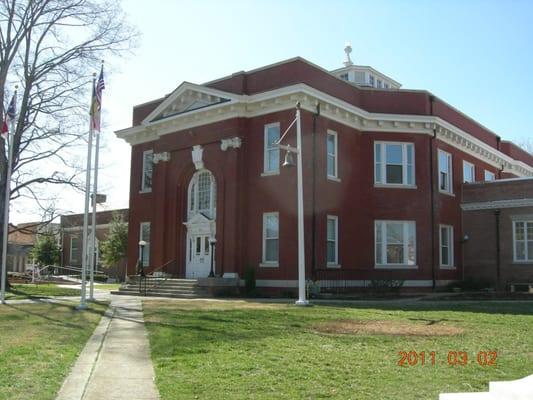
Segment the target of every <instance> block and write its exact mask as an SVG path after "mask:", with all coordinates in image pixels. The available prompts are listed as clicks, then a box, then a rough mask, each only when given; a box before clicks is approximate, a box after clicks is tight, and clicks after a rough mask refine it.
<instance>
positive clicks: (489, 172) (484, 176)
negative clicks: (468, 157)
mask: <svg viewBox="0 0 533 400" xmlns="http://www.w3.org/2000/svg"><path fill="white" fill-rule="evenodd" d="M487 175H489V176H491V177H492V179H487ZM483 179H484V180H485V182H490V181H495V180H496V174H495V173H494V172H491V171H487V170H485V173H484V174H483Z"/></svg>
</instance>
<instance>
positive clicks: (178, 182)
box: [117, 58, 533, 288]
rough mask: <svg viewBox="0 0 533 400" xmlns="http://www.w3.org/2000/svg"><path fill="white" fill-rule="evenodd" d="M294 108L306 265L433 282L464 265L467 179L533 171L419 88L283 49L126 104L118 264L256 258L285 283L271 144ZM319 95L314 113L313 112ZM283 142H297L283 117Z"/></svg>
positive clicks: (338, 274)
mask: <svg viewBox="0 0 533 400" xmlns="http://www.w3.org/2000/svg"><path fill="white" fill-rule="evenodd" d="M296 102H300V104H301V107H302V135H303V150H302V152H303V153H302V154H303V170H304V171H303V181H304V210H305V251H306V268H307V273H306V275H307V277H308V278H311V277H318V278H320V279H342V280H344V281H345V282H347V284H348V286H354V287H360V286H365V285H367V284H368V282H369V281H370V280H372V279H398V280H404V286H407V287H432V286H433V285H442V284H446V283H447V282H449V281H450V280H456V279H461V278H462V276H463V261H462V260H463V254H462V246H461V243H460V242H461V238H462V237H463V231H464V230H463V226H462V220H461V208H460V204H461V187H462V183H463V182H464V181H481V180H485V179H501V178H509V177H520V176H532V175H533V158H532V157H531V156H530V155H529V154H527V153H526V152H524V151H522V150H520V149H519V148H518V147H517V146H515V145H514V144H512V143H510V142H506V141H503V140H501V138H500V137H499V136H498V135H496V134H495V133H493V132H491V131H490V130H488V129H487V128H485V127H483V126H482V125H480V124H479V123H477V122H476V121H474V120H472V119H471V118H469V117H467V116H466V115H464V114H462V113H461V112H459V111H458V110H456V109H455V108H453V107H452V106H450V105H449V104H446V103H445V102H444V101H442V100H440V99H439V98H437V97H436V96H434V95H432V94H431V93H428V92H426V91H419V90H404V89H400V85H399V83H397V82H396V81H394V80H392V79H390V78H388V77H387V76H385V75H383V74H381V73H379V72H378V71H375V70H374V69H372V68H370V67H363V66H355V65H353V64H351V62H350V60H349V59H348V60H347V62H346V63H345V67H344V68H341V69H339V70H336V71H331V72H330V71H327V70H324V69H322V68H320V67H318V66H316V65H314V64H312V63H310V62H308V61H306V60H304V59H301V58H294V59H290V60H287V61H283V62H280V63H277V64H273V65H270V66H266V67H263V68H259V69H256V70H253V71H249V72H239V73H235V74H233V75H231V76H228V77H224V78H221V79H218V80H216V81H212V82H208V83H205V84H203V85H196V84H192V83H188V82H184V83H183V84H181V85H180V86H179V87H178V88H176V89H175V90H174V91H173V92H172V93H170V94H169V95H167V96H165V97H162V98H160V99H157V100H153V101H151V102H148V103H145V104H141V105H138V106H135V107H134V108H133V121H132V127H130V128H127V129H124V130H120V131H118V132H117V136H118V137H120V138H123V139H124V140H126V141H127V142H128V143H130V144H131V146H132V153H131V183H130V188H131V189H130V214H129V254H128V268H129V273H130V274H134V273H135V268H134V266H135V264H136V260H137V259H138V257H139V249H138V242H139V240H140V239H143V240H145V241H146V242H147V243H148V244H147V248H146V251H145V257H144V264H145V265H146V266H147V267H151V268H159V267H161V266H164V268H163V269H164V270H165V271H166V272H168V273H171V274H173V275H174V276H178V277H202V276H207V273H208V272H209V263H210V255H211V253H210V251H211V249H210V246H209V239H210V238H212V237H215V238H216V240H217V242H216V246H215V270H216V273H217V274H218V275H225V276H228V275H229V276H232V275H233V274H238V275H239V276H241V277H242V276H243V273H244V272H245V270H246V269H247V268H254V269H255V271H256V277H257V284H258V286H263V287H278V288H279V287H296V283H297V200H296V199H297V197H296V196H297V193H296V169H295V168H282V167H281V164H282V162H283V157H284V152H283V151H281V152H280V150H279V149H278V148H277V147H276V146H275V145H274V142H275V141H276V140H277V139H278V138H279V137H280V136H281V135H282V134H283V132H284V131H285V130H286V129H287V128H288V127H289V125H290V124H291V122H292V121H293V120H294V115H295V108H294V107H295V103H296ZM317 104H318V105H319V106H320V107H319V113H318V109H317ZM292 129H293V130H292V131H290V132H289V134H288V135H287V139H286V140H284V143H285V144H287V143H289V144H290V145H291V146H295V145H296V139H295V132H294V128H292Z"/></svg>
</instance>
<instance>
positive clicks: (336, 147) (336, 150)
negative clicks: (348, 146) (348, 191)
mask: <svg viewBox="0 0 533 400" xmlns="http://www.w3.org/2000/svg"><path fill="white" fill-rule="evenodd" d="M329 136H333V137H334V138H335V140H334V154H333V157H334V159H335V164H334V168H335V174H334V175H330V174H329V172H328V158H329V155H330V154H329V152H328V137H329ZM338 154H339V135H338V134H337V132H335V131H332V130H330V129H328V132H327V134H326V174H327V177H328V179H329V180H332V181H336V182H340V179H339V162H338V159H339V155H338Z"/></svg>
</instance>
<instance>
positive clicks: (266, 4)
mask: <svg viewBox="0 0 533 400" xmlns="http://www.w3.org/2000/svg"><path fill="white" fill-rule="evenodd" d="M123 6H124V8H125V10H126V12H127V13H128V14H129V15H130V17H131V20H132V22H133V23H134V24H136V25H137V26H138V28H139V30H140V31H141V33H142V39H141V46H140V48H139V49H138V51H137V54H136V56H134V57H133V58H131V61H130V63H128V65H127V66H126V67H125V68H127V69H130V68H132V64H134V66H133V68H132V69H133V71H130V72H129V73H128V75H130V74H131V75H135V76H136V79H137V80H138V81H137V84H136V85H135V91H136V94H135V95H134V96H128V98H129V99H131V100H130V104H124V105H121V106H123V107H126V108H129V107H130V106H131V105H133V103H134V102H136V101H144V100H147V99H149V98H151V97H158V96H160V95H162V94H164V93H168V92H170V91H171V90H173V89H174V88H175V86H177V85H178V84H179V83H180V82H181V81H183V80H188V81H192V82H196V83H201V82H205V81H208V80H211V79H214V78H218V77H221V76H224V75H227V74H230V73H232V72H236V71H239V70H249V69H253V68H256V67H260V66H263V65H267V64H270V63H273V62H276V61H280V60H283V59H286V58H290V57H294V56H302V57H304V58H306V59H308V60H310V61H312V62H314V63H316V64H318V65H321V66H323V67H325V68H327V69H334V68H338V67H340V66H342V65H341V63H342V61H343V56H344V54H343V47H344V42H345V41H351V43H352V46H353V54H352V58H353V60H354V62H355V63H356V64H364V65H371V66H373V67H375V68H376V69H378V70H380V71H382V72H384V73H385V74H388V75H390V76H391V77H392V78H394V79H396V80H398V81H399V82H401V83H402V84H403V87H404V88H414V89H427V90H430V91H432V92H433V93H434V94H436V95H437V96H439V97H441V98H442V99H444V100H445V101H448V102H449V103H451V104H452V105H454V106H456V107H457V108H459V109H460V110H462V111H463V112H465V113H467V114H468V115H470V116H472V117H473V118H475V119H477V120H479V121H480V122H481V123H483V124H485V125H486V126H487V127H489V128H490V129H492V130H494V131H496V132H497V133H500V134H501V135H502V136H503V137H505V138H515V139H520V138H525V137H527V136H529V135H531V129H530V128H529V127H528V124H527V123H526V118H525V117H526V115H528V114H529V113H530V112H531V107H532V105H533V100H532V99H531V96H530V93H531V92H533V44H532V39H533V2H532V1H470V0H469V1H399V0H396V1H370V2H369V1H309V0H308V1H250V0H248V1H195V2H191V1H171V0H167V1H164V0H163V1H162V0H159V1H153V2H149V3H147V2H141V1H137V0H130V1H125V2H124V3H123ZM111 79H117V80H119V79H121V77H120V76H119V75H116V76H114V77H111ZM139 79H140V81H139ZM146 86H148V87H146ZM110 90H112V86H110Z"/></svg>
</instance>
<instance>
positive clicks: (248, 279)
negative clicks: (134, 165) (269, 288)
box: [244, 267, 256, 294]
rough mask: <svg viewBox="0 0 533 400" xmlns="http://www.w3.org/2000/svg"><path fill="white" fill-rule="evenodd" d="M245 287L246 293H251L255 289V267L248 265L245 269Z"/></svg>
mask: <svg viewBox="0 0 533 400" xmlns="http://www.w3.org/2000/svg"><path fill="white" fill-rule="evenodd" d="M244 287H245V288H246V293H248V294H250V293H252V292H254V291H255V287H256V281H255V268H254V267H248V268H246V271H244Z"/></svg>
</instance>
